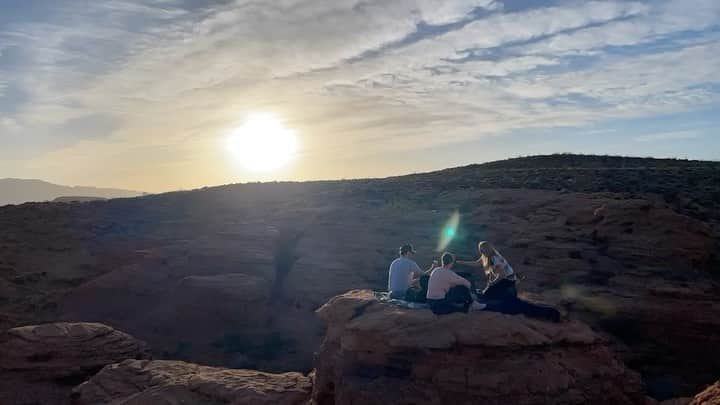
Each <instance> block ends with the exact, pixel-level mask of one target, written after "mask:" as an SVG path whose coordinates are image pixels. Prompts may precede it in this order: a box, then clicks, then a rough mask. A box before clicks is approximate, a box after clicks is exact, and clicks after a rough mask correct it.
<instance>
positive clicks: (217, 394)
mask: <svg viewBox="0 0 720 405" xmlns="http://www.w3.org/2000/svg"><path fill="white" fill-rule="evenodd" d="M310 394H311V381H310V379H309V378H308V377H306V376H304V375H302V374H300V373H284V374H269V373H263V372H260V371H254V370H234V369H224V368H215V367H205V366H199V365H197V364H191V363H185V362H181V361H166V360H155V361H148V360H126V361H124V362H122V363H119V364H113V365H109V366H107V367H105V368H104V369H103V370H102V371H100V372H99V373H98V374H97V375H96V376H94V377H93V378H91V379H90V380H88V381H87V382H85V383H83V384H81V385H79V386H78V387H76V388H75V389H74V390H73V394H72V397H73V401H74V403H76V404H79V405H91V404H101V403H102V404H118V405H119V404H124V405H130V404H132V405H156V404H185V405H193V404H197V405H201V404H202V405H214V404H233V405H244V404H248V405H249V404H252V405H271V404H272V405H296V404H303V403H306V402H307V401H308V399H309V397H310Z"/></svg>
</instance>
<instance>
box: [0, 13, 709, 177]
mask: <svg viewBox="0 0 720 405" xmlns="http://www.w3.org/2000/svg"><path fill="white" fill-rule="evenodd" d="M1 7H2V9H1V10H0V11H1V12H0V145H2V146H0V177H26V178H42V179H45V180H50V181H55V182H59V183H64V184H86V185H100V186H114V187H127V188H132V189H143V190H147V191H163V190H171V189H178V188H190V187H197V186H203V185H212V184H221V183H228V182H235V181H249V180H272V179H294V180H303V179H324V178H325V179H329V178H352V177H365V176H385V175H395V174H402V173H410V172H418V171H425V170H432V169H439V168H444V167H450V166H456V165H461V164H468V163H477V162H484V161H490V160H495V159H501V158H505V157H513V156H520V155H530V154H538V153H553V152H580V153H597V154H622V155H635V156H657V157H682V158H697V159H712V160H718V159H720V138H719V137H718V134H717V132H716V128H718V126H719V125H718V124H720V118H718V115H719V114H718V113H720V108H719V106H720V1H717V0H655V1H594V2H591V1H578V0H575V1H562V0H557V1H543V0H523V1H504V2H502V1H493V0H462V1H461V0H442V1H441V0H412V1H411V0H394V1H392V2H388V1H384V0H305V1H300V0H273V1H269V0H268V1H261V0H216V1H209V0H146V1H140V0H106V1H101V2H99V1H90V0H4V1H3V2H2V5H1ZM264 112H270V113H272V114H275V115H276V116H278V117H280V118H281V119H282V120H283V121H284V123H285V125H287V126H288V127H290V128H292V129H294V130H296V132H297V134H298V136H299V138H300V145H301V148H300V153H299V155H298V156H297V158H296V159H295V161H294V163H293V164H292V165H290V166H288V167H286V168H284V169H283V170H279V171H277V172H273V173H266V174H262V175H259V174H257V173H252V172H246V171H244V170H243V169H242V168H239V167H238V166H237V165H236V164H233V162H232V157H230V156H228V154H227V151H226V150H225V148H224V146H223V145H224V144H225V143H224V139H225V138H226V136H227V134H228V133H229V132H231V131H232V130H233V128H236V127H237V126H239V125H241V123H242V122H243V119H244V117H246V116H248V115H249V114H253V113H264Z"/></svg>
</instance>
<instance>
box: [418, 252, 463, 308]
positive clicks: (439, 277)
mask: <svg viewBox="0 0 720 405" xmlns="http://www.w3.org/2000/svg"><path fill="white" fill-rule="evenodd" d="M441 262H442V267H438V268H436V269H434V270H433V271H432V273H431V274H430V280H429V281H428V292H427V302H428V304H430V309H431V310H432V311H433V312H434V313H435V314H437V315H442V314H449V313H452V312H467V311H468V308H469V307H470V304H471V303H472V297H471V296H470V281H468V280H466V279H464V278H462V277H460V276H459V275H458V274H457V273H455V272H454V271H452V266H453V263H454V262H455V257H454V256H453V255H452V254H450V253H445V254H443V256H442V260H441ZM458 288H460V289H461V290H462V294H458V292H459V291H457V289H458ZM451 292H452V294H449V293H451Z"/></svg>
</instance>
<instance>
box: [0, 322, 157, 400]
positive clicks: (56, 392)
mask: <svg viewBox="0 0 720 405" xmlns="http://www.w3.org/2000/svg"><path fill="white" fill-rule="evenodd" d="M147 356H148V352H147V348H146V345H145V343H143V342H141V341H139V340H137V339H135V338H133V337H132V336H130V335H127V334H125V333H123V332H120V331H118V330H115V329H113V328H111V327H109V326H106V325H102V324H97V323H54V324H44V325H33V326H24V327H19V328H14V329H10V330H8V331H6V332H3V333H2V334H0V404H16V405H22V404H33V403H42V404H55V403H64V398H65V397H66V396H67V394H68V393H69V392H70V390H71V389H72V387H73V386H74V385H75V384H78V383H80V382H82V381H84V380H85V379H86V378H87V377H88V376H90V375H92V374H94V373H96V372H98V371H99V370H100V369H101V368H102V367H104V366H105V365H107V364H112V363H116V362H118V361H122V360H125V359H135V358H137V359H140V358H146V357H147Z"/></svg>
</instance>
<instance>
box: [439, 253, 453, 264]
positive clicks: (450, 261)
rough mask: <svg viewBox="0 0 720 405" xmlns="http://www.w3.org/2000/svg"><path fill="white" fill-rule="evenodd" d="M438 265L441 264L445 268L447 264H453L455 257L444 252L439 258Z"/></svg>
mask: <svg viewBox="0 0 720 405" xmlns="http://www.w3.org/2000/svg"><path fill="white" fill-rule="evenodd" d="M440 263H442V265H443V266H447V265H448V264H453V263H455V256H453V254H452V253H448V252H445V253H443V255H442V257H441V258H440Z"/></svg>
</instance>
